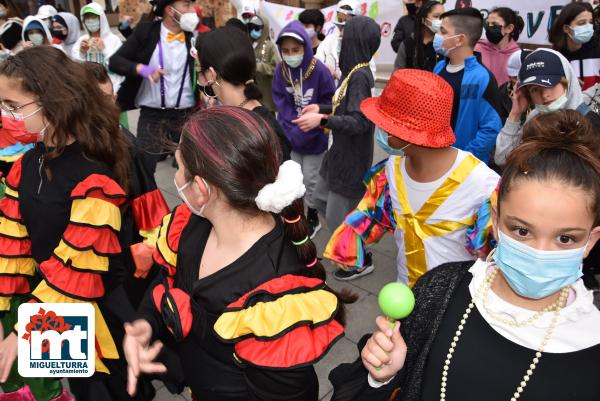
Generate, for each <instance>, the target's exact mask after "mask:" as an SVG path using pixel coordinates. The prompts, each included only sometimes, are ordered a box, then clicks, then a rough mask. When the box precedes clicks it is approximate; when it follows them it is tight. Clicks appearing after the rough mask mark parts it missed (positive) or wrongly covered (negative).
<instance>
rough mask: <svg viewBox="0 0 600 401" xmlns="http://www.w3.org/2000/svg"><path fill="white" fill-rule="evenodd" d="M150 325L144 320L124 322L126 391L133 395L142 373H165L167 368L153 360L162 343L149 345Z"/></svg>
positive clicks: (157, 342) (156, 342)
mask: <svg viewBox="0 0 600 401" xmlns="http://www.w3.org/2000/svg"><path fill="white" fill-rule="evenodd" d="M151 337H152V327H151V326H150V323H148V322H147V321H145V320H141V319H140V320H136V321H135V322H133V323H125V338H124V339H123V351H124V353H125V359H126V360H127V392H128V393H129V395H131V396H134V395H135V393H136V390H137V381H138V378H139V377H140V375H141V374H142V373H165V372H166V371H167V368H166V367H165V365H163V364H162V363H158V362H153V361H154V359H156V357H157V356H158V354H159V353H160V351H161V349H162V347H163V345H162V343H161V342H160V341H155V342H154V343H153V344H152V345H150V339H151Z"/></svg>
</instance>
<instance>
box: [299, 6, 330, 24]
mask: <svg viewBox="0 0 600 401" xmlns="http://www.w3.org/2000/svg"><path fill="white" fill-rule="evenodd" d="M298 21H300V22H302V23H303V24H304V25H309V24H312V25H314V26H315V27H317V26H320V27H321V28H323V25H325V16H324V15H323V13H322V12H321V10H317V9H310V10H304V11H302V12H301V13H300V15H299V16H298Z"/></svg>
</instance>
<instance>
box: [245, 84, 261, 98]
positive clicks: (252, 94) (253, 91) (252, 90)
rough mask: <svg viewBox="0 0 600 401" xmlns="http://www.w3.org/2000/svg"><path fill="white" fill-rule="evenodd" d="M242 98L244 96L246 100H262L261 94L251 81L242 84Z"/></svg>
mask: <svg viewBox="0 0 600 401" xmlns="http://www.w3.org/2000/svg"><path fill="white" fill-rule="evenodd" d="M244 96H246V99H248V100H258V101H260V100H262V98H263V95H262V92H261V90H260V88H259V87H258V85H256V83H255V82H254V80H253V79H250V80H248V81H246V82H245V83H244Z"/></svg>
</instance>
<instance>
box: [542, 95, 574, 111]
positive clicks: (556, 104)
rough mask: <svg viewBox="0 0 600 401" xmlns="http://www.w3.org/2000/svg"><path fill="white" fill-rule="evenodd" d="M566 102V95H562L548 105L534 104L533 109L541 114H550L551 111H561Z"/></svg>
mask: <svg viewBox="0 0 600 401" xmlns="http://www.w3.org/2000/svg"><path fill="white" fill-rule="evenodd" d="M568 101H569V99H568V98H567V95H566V94H564V95H562V96H561V97H559V98H558V99H556V100H555V101H553V102H552V103H550V104H536V105H535V109H536V110H537V111H538V112H539V113H541V114H544V113H552V112H553V111H558V110H562V109H563V108H564V107H565V105H566V104H567V102H568Z"/></svg>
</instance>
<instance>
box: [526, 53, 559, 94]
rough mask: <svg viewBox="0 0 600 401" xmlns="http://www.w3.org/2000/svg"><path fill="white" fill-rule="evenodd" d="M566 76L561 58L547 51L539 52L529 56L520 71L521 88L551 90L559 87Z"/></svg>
mask: <svg viewBox="0 0 600 401" xmlns="http://www.w3.org/2000/svg"><path fill="white" fill-rule="evenodd" d="M564 76H565V70H564V68H563V65H562V62H561V60H560V57H558V56H557V55H556V54H554V53H552V52H549V51H545V50H537V51H534V52H533V53H531V54H530V55H529V56H527V58H525V60H524V61H523V64H521V69H520V70H519V82H520V84H521V86H526V85H538V86H543V87H545V88H551V87H553V86H556V85H558V83H559V82H560V80H561V79H562V78H563V77H564Z"/></svg>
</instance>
